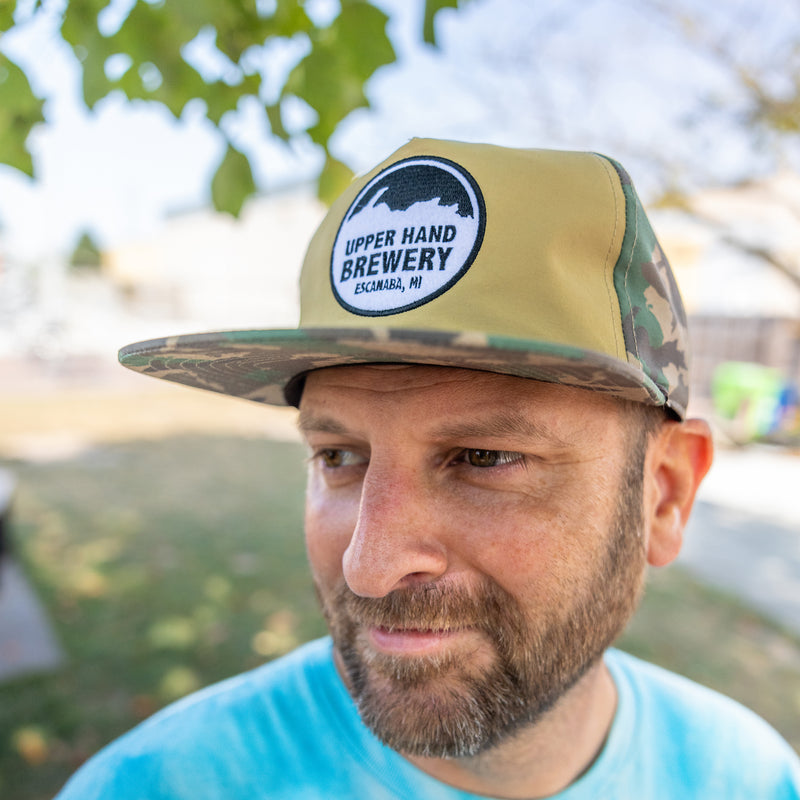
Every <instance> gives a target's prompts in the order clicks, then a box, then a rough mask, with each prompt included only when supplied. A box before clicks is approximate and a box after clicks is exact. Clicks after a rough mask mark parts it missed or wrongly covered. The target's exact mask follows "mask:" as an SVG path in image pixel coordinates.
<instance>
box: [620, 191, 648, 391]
mask: <svg viewBox="0 0 800 800" xmlns="http://www.w3.org/2000/svg"><path fill="white" fill-rule="evenodd" d="M627 205H628V198H627V196H626V198H625V206H626V208H625V217H626V219H627ZM638 241H639V214H638V213H636V209H635V208H634V213H633V242H632V245H631V247H630V253H629V255H628V263H627V264H626V265H625V281H624V284H623V285H624V286H625V296H626V297H627V298H630V293H629V291H628V276H629V275H630V272H631V266H632V265H633V254H634V253H635V252H636V243H637V242H638ZM628 306H629V307H630V309H631V314H633V304H632V303H631V302H630V300H628ZM631 338H632V339H633V356H634V357H635V358H636V360H637V361H638V362H639V367H640V368H641V369H642V371H643V372H644V373H645V374H647V375H648V377H649V373H648V371H647V370H646V369H645V368H644V365H643V362H642V359H641V358H640V357H639V342H638V341H637V340H636V323H635V320H633V319H631ZM626 349H627V348H626ZM628 361H630V358H628Z"/></svg>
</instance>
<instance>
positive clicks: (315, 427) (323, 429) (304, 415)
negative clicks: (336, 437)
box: [297, 410, 347, 434]
mask: <svg viewBox="0 0 800 800" xmlns="http://www.w3.org/2000/svg"><path fill="white" fill-rule="evenodd" d="M297 427H298V428H299V429H300V432H301V433H308V432H310V431H314V432H315V433H340V434H345V433H347V428H346V427H345V426H344V425H343V424H342V423H341V422H339V421H338V420H337V419H334V418H333V417H323V416H320V415H318V414H314V413H313V412H311V411H308V410H306V411H301V412H300V415H299V417H298V418H297Z"/></svg>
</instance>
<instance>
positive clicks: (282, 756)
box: [57, 639, 800, 800]
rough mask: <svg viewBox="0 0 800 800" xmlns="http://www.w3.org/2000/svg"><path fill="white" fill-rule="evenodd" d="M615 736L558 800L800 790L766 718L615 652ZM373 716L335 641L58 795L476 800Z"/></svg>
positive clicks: (797, 797) (212, 701) (297, 656)
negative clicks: (378, 731)
mask: <svg viewBox="0 0 800 800" xmlns="http://www.w3.org/2000/svg"><path fill="white" fill-rule="evenodd" d="M605 658H606V663H607V664H608V667H609V669H610V670H611V674H612V676H613V678H614V681H615V683H616V685H617V689H618V693H619V702H618V706H617V712H616V715H615V718H614V722H613V725H612V728H611V732H610V734H609V737H608V740H607V741H606V744H605V746H604V748H603V750H602V752H601V754H600V756H599V757H598V758H597V760H596V761H595V762H594V764H593V765H592V767H591V768H590V769H589V770H588V771H587V772H586V773H585V774H584V775H583V776H582V777H581V778H580V779H579V780H578V781H577V782H575V783H573V784H572V785H571V786H570V787H569V788H567V789H566V790H564V791H563V792H561V793H559V794H557V795H554V798H557V800H661V799H662V798H663V800H692V798H702V800H737V799H738V798H741V800H800V760H798V757H797V755H796V754H795V753H794V751H793V750H792V749H791V748H790V747H789V745H788V744H787V743H786V742H785V741H784V740H783V739H781V737H780V736H779V735H778V734H777V733H776V732H775V731H774V730H773V729H772V728H771V727H770V726H769V725H767V723H766V722H764V721H763V720H762V719H760V718H759V717H758V716H756V715H755V714H753V713H752V712H751V711H749V710H747V709H746V708H744V707H743V706H741V705H739V704H738V703H736V702H734V701H732V700H730V699H728V698H725V697H723V696H721V695H719V694H717V693H715V692H713V691H711V690H709V689H705V688H703V687H701V686H698V685H697V684H694V683H692V682H691V681H689V680H687V679H685V678H682V677H680V676H678V675H674V674H672V673H669V672H666V671H665V670H662V669H660V668H658V667H655V666H652V665H650V664H647V663H645V662H642V661H639V660H637V659H635V658H633V657H632V656H629V655H626V654H624V653H621V652H619V651H615V650H611V651H609V652H608V653H607V654H606V657H605ZM475 797H476V795H472V794H469V793H466V792H460V791H458V790H456V789H453V788H451V787H449V786H445V785H444V784H442V783H440V782H438V781H436V780H434V779H433V778H431V777H430V776H428V775H426V774H425V773H423V772H421V771H420V770H418V769H417V768H416V767H414V766H412V765H411V764H410V763H409V762H408V761H406V760H405V759H404V758H403V757H402V756H400V755H398V754H397V753H396V752H394V751H393V750H391V749H389V748H387V747H385V746H384V745H382V744H381V743H380V742H379V741H378V740H377V739H376V738H375V737H374V736H373V735H372V734H371V733H370V732H369V731H368V730H367V728H365V727H364V725H363V723H362V722H361V719H360V718H359V716H358V712H357V710H356V708H355V705H354V704H353V701H352V700H351V699H350V696H349V695H348V693H347V690H346V689H345V687H344V685H343V684H342V682H341V680H340V678H339V676H338V674H337V672H336V669H335V667H334V665H333V659H332V655H331V643H330V640H329V639H321V640H319V641H316V642H312V643H310V644H308V645H305V646H304V647H302V648H300V649H299V650H297V651H295V652H294V653H292V654H291V655H289V656H286V657H285V658H282V659H280V660H279V661H275V662H272V663H271V664H267V665H265V666H263V667H260V668H258V669H256V670H254V671H252V672H248V673H245V674H244V675H240V676H238V677H236V678H232V679H230V680H227V681H225V682H223V683H220V684H217V685H216V686H212V687H210V688H208V689H206V690H204V691H201V692H198V693H197V694H194V695H192V696H190V697H188V698H186V699H184V700H182V701H180V702H178V703H175V704H174V705H172V706H170V707H169V708H166V709H164V710H163V711H161V712H159V713H158V714H155V715H154V716H153V717H151V718H150V719H148V720H146V721H145V722H144V723H142V724H141V725H139V726H138V727H136V728H134V729H133V730H132V731H131V732H129V733H128V734H126V735H125V736H123V737H121V738H120V739H118V740H117V741H116V742H114V743H113V744H111V745H110V746H109V747H107V748H106V749H104V750H103V751H101V752H100V753H99V754H98V755H97V756H95V757H94V758H93V759H92V760H90V761H89V762H88V763H87V764H86V765H85V766H84V767H83V768H82V769H81V770H80V771H79V772H78V773H77V774H76V775H75V776H74V777H73V778H72V779H71V780H70V782H69V783H68V784H67V786H66V787H65V788H64V789H63V791H62V793H61V794H60V795H59V796H58V798H57V800H99V799H100V798H102V800H262V798H271V799H273V800H274V799H276V798H282V799H285V800H332V798H334V799H335V800H347V799H348V798H358V799H359V800H388V799H389V798H392V799H393V800H395V799H396V798H402V799H403V800H468V799H469V798H475Z"/></svg>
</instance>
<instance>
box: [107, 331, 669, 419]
mask: <svg viewBox="0 0 800 800" xmlns="http://www.w3.org/2000/svg"><path fill="white" fill-rule="evenodd" d="M167 353H168V355H167ZM120 362H121V363H122V364H123V365H124V366H126V367H129V368H130V369H134V370H136V371H137V372H141V373H143V374H145V375H151V376H152V377H155V378H161V379H162V380H168V381H174V382H176V383H181V384H185V385H187V386H194V387H196V388H199V389H206V390H209V391H212V392H219V393H221V394H228V395H233V396H236V397H242V398H245V399H247V400H253V401H256V402H261V403H268V404H270V405H287V404H288V405H294V404H296V403H297V401H298V400H299V388H300V386H301V384H298V379H299V378H302V375H304V374H305V373H307V372H309V371H311V370H315V369H322V368H325V367H333V366H345V365H352V364H364V363H405V364H426V365H432V366H449V367H462V368H466V369H475V370H480V371H485V372H499V373H502V374H506V375H516V376H518V377H522V378H531V379H534V380H542V381H547V382H550V383H561V384H564V385H567V386H575V387H579V388H584V389H591V390H594V391H602V392H606V393H608V394H610V395H613V396H616V397H622V398H626V399H629V400H637V401H640V402H645V403H648V404H654V405H661V404H662V403H663V399H662V395H661V393H660V391H659V389H658V387H657V386H655V385H654V384H653V383H652V382H651V381H650V380H649V379H648V378H647V376H646V375H644V374H643V373H642V371H641V370H640V369H637V368H636V367H633V366H629V365H627V364H624V363H622V362H620V361H618V360H617V359H613V358H611V357H609V356H606V355H603V354H602V353H592V352H589V351H581V350H576V349H571V348H566V347H559V346H558V345H553V344H548V343H543V342H530V341H524V340H514V339H508V338H502V337H487V336H486V335H484V334H479V333H476V334H469V333H467V334H464V333H458V334H447V333H441V332H431V331H427V332H426V331H405V330H390V329H385V328H375V329H372V330H369V329H360V328H359V329H352V330H341V329H339V328H333V329H311V330H308V329H307V330H275V331H259V330H256V331H229V332H223V333H212V334H197V335H189V336H181V337H176V338H174V339H155V340H153V341H150V342H142V343H140V344H136V345H130V346H128V347H126V348H123V350H121V351H120Z"/></svg>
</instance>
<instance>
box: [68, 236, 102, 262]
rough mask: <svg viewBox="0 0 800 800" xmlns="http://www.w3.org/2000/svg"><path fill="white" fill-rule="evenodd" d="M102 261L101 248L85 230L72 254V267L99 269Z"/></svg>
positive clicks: (70, 260)
mask: <svg viewBox="0 0 800 800" xmlns="http://www.w3.org/2000/svg"><path fill="white" fill-rule="evenodd" d="M101 263H102V258H101V255H100V248H99V247H98V246H97V245H96V244H95V242H94V239H92V237H91V235H90V234H89V233H88V232H87V231H84V232H83V233H82V234H81V237H80V239H78V243H77V244H76V245H75V249H74V250H73V251H72V255H71V256H70V259H69V265H70V267H72V268H73V269H91V270H99V269H100V266H101Z"/></svg>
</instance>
